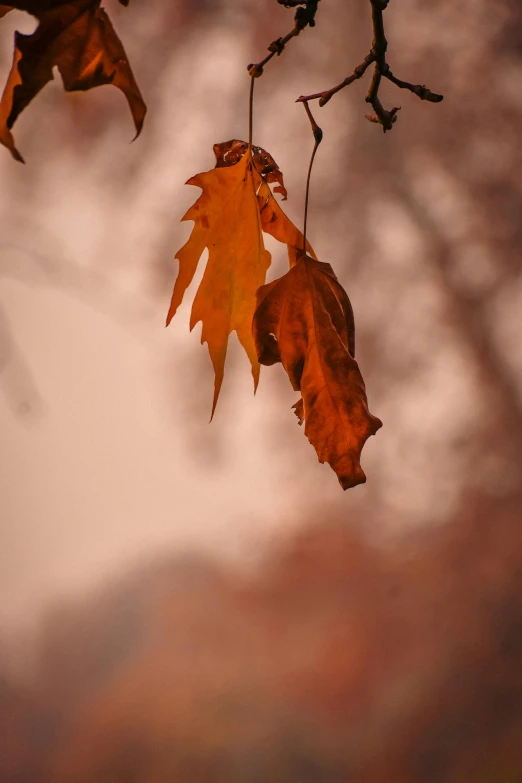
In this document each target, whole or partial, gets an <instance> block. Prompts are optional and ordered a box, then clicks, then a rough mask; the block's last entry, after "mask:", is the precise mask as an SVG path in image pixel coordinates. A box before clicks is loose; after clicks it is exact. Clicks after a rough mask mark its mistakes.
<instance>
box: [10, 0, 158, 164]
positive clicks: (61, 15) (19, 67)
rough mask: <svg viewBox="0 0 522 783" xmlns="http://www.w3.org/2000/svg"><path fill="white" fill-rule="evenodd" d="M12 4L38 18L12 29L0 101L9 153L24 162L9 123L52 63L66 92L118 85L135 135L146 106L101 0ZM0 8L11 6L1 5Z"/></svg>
mask: <svg viewBox="0 0 522 783" xmlns="http://www.w3.org/2000/svg"><path fill="white" fill-rule="evenodd" d="M120 2H122V4H123V5H127V3H126V2H123V0H120ZM11 7H14V8H18V9H19V10H22V11H28V12H29V13H30V14H32V15H33V16H35V17H36V18H37V19H38V21H39V22H40V24H39V25H38V27H37V29H36V30H35V32H34V33H32V34H31V35H22V34H21V33H18V32H17V33H15V51H14V58H13V64H12V66H11V72H10V74H9V77H8V80H7V84H6V86H5V89H4V93H3V95H2V100H1V102H0V142H1V143H2V144H4V146H6V147H7V148H8V149H9V150H10V151H11V154H12V155H13V157H14V158H15V159H16V160H19V161H22V162H23V158H22V156H21V155H20V153H19V152H18V150H17V149H16V146H15V143H14V139H13V135H12V133H11V129H12V127H13V125H14V123H15V121H16V119H17V117H18V116H19V114H20V113H21V112H22V111H23V109H25V107H26V106H27V105H28V103H29V102H30V101H31V100H32V99H33V98H34V97H35V95H37V94H38V92H40V90H41V89H42V87H44V86H45V85H46V84H47V82H49V81H51V80H52V78H53V72H52V69H53V67H54V66H57V67H58V70H59V71H60V74H61V76H62V80H63V86H64V89H65V90H66V91H68V92H70V91H73V90H89V89H91V88H92V87H99V86H101V85H104V84H113V85H114V86H115V87H118V89H120V90H121V91H122V92H123V93H124V94H125V97H126V98H127V101H128V103H129V107H130V110H131V113H132V116H133V119H134V124H135V126H136V135H138V134H139V132H140V131H141V128H142V125H143V120H144V118H145V113H146V110H147V109H146V106H145V103H144V102H143V98H142V97H141V93H140V91H139V88H138V85H137V84H136V81H135V79H134V76H133V73H132V71H131V68H130V66H129V63H128V60H127V55H126V54H125V50H124V48H123V45H122V43H121V41H120V39H119V38H118V36H117V35H116V33H115V31H114V28H113V26H112V24H111V22H110V20H109V17H108V16H107V14H106V13H105V11H104V10H103V9H102V8H100V0H14V2H13V4H12V6H11ZM5 8H7V10H9V9H10V7H9V6H0V9H5ZM6 12H7V11H6Z"/></svg>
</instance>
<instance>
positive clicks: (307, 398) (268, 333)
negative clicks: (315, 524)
mask: <svg viewBox="0 0 522 783" xmlns="http://www.w3.org/2000/svg"><path fill="white" fill-rule="evenodd" d="M257 302H258V305H257V309H256V312H255V315H254V322H253V334H254V340H255V344H256V349H257V355H258V359H259V361H260V363H261V364H266V365H271V364H274V363H275V362H279V361H281V362H282V363H283V367H284V368H285V370H286V372H287V374H288V377H289V379H290V383H291V384H292V386H293V388H294V389H295V390H296V391H301V394H302V399H301V400H299V402H298V403H296V405H295V406H294V407H295V409H296V414H297V416H298V418H299V419H300V420H301V421H302V420H304V422H305V434H306V436H307V437H308V440H309V441H310V443H311V444H312V445H313V446H314V448H315V450H316V452H317V456H318V458H319V461H320V462H328V463H329V464H330V465H331V467H332V468H333V470H334V471H335V472H336V474H337V476H338V478H339V483H340V484H341V486H342V488H343V489H348V488H349V487H354V486H356V485H357V484H362V483H364V482H365V481H366V476H365V475H364V472H363V470H362V468H361V465H360V462H359V460H360V456H361V451H362V448H363V446H364V443H365V442H366V440H367V439H368V437H369V436H370V435H374V434H375V433H376V432H377V430H378V429H379V428H380V427H381V426H382V422H381V421H380V420H379V419H378V418H376V417H375V416H372V415H371V413H370V412H369V411H368V404H367V399H366V391H365V386H364V381H363V379H362V376H361V373H360V371H359V367H358V365H357V362H356V361H355V359H354V358H353V356H354V352H355V337H354V320H353V311H352V307H351V304H350V300H349V299H348V296H347V294H346V292H345V291H344V289H343V288H342V286H341V285H340V284H339V283H338V281H337V279H336V277H335V274H334V272H333V270H332V268H331V266H330V265H329V264H324V263H321V262H320V261H316V260H314V259H312V258H309V257H308V256H307V257H305V258H301V259H300V260H299V261H297V263H296V264H295V265H294V266H293V267H292V268H291V269H290V271H288V272H287V273H286V274H285V275H283V277H281V278H279V279H278V280H274V281H273V282H272V283H269V284H268V285H264V286H262V288H260V289H259V291H258V294H257Z"/></svg>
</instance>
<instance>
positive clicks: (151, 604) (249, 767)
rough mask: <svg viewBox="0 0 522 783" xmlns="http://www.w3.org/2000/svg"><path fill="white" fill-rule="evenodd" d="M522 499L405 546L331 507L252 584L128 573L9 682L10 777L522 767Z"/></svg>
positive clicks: (207, 567) (444, 774)
mask: <svg viewBox="0 0 522 783" xmlns="http://www.w3.org/2000/svg"><path fill="white" fill-rule="evenodd" d="M521 545H522V534H521V526H520V516H519V508H518V506H514V505H513V504H499V505H496V506H495V508H494V509H492V508H488V507H487V506H484V505H479V506H476V505H475V506H470V507H469V508H468V509H465V510H463V511H462V513H461V514H459V515H458V516H457V517H456V518H455V519H454V520H453V521H452V525H451V526H449V527H447V528H445V529H444V530H439V531H438V532H436V533H433V534H432V535H431V536H430V537H423V539H422V541H419V542H417V546H415V545H414V544H413V543H411V545H410V548H409V549H408V551H404V550H403V551H402V552H399V551H394V552H393V551H385V550H382V549H376V548H374V547H373V546H371V545H370V544H369V543H368V542H367V541H365V540H364V539H363V538H362V537H361V536H360V535H357V534H355V533H354V532H353V531H351V530H350V528H349V527H348V526H347V525H346V524H345V523H343V522H342V521H337V522H334V521H332V520H328V519H318V520H317V524H316V525H314V526H312V527H311V528H309V529H308V530H306V531H304V532H302V533H300V534H299V535H298V536H297V537H296V539H295V540H294V541H293V542H291V543H289V544H288V545H287V547H286V549H285V550H284V551H282V552H281V553H280V555H279V556H278V557H274V558H270V559H267V561H266V562H265V563H264V564H263V566H262V568H261V569H260V573H259V574H258V575H257V576H256V577H255V578H253V579H247V578H245V577H240V576H233V575H231V574H230V573H225V572H224V571H223V570H221V569H219V568H218V567H217V566H214V565H212V564H211V563H209V562H205V561H204V560H197V559H185V560H183V559H178V560H176V559H173V560H171V561H168V560H165V561H164V562H162V563H157V564H155V565H154V566H150V567H149V568H146V569H143V570H141V571H138V572H137V573H134V574H131V575H130V576H129V577H128V578H126V579H124V580H123V581H121V583H120V584H118V585H117V586H114V585H113V586H112V587H110V588H108V589H106V590H105V591H100V592H99V593H98V595H97V597H95V598H92V599H90V600H84V601H83V602H76V603H75V604H71V605H70V606H67V607H65V608H63V609H62V610H60V611H56V612H55V614H54V615H53V616H51V617H50V618H49V619H48V621H47V622H46V624H45V625H44V626H43V630H42V634H41V639H40V646H39V654H38V662H37V666H36V669H35V671H34V673H33V676H32V678H31V680H30V681H26V682H25V683H23V684H22V683H18V684H17V682H16V681H15V680H13V679H12V678H11V679H10V678H9V677H8V676H7V675H6V676H5V677H4V679H3V681H2V698H1V701H0V704H1V717H0V723H1V725H2V732H1V736H2V752H1V753H0V780H1V781H2V783H4V781H5V783H25V782H27V783H29V782H31V783H36V782H37V781H38V782H39V781H42V783H43V781H46V782H47V781H49V783H87V782H88V781H89V783H90V782H91V781H96V783H120V782H121V783H131V781H133V782H135V783H167V782H169V783H171V781H180V783H184V781H191V783H193V782H194V781H205V782H206V781H208V782H209V783H210V782H211V781H216V783H217V782H218V781H219V782H221V781H223V783H224V781H230V782H231V783H234V781H237V782H238V783H254V781H256V782H259V783H265V781H271V782H272V781H274V782H279V781H281V783H283V782H286V781H297V780H298V781H301V782H302V783H305V781H306V782H308V781H310V783H324V782H325V781H332V783H333V782H334V781H335V782H337V781H339V783H340V782H341V781H347V780H350V781H356V782H357V783H359V781H360V783H381V782H382V783H384V781H386V782H387V783H395V782H396V783H418V781H423V783H424V782H426V783H430V782H431V781H432V782H433V783H441V782H442V781H444V783H471V781H473V783H519V781H520V780H522V743H521V738H522V564H521V557H520V551H521Z"/></svg>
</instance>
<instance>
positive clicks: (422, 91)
mask: <svg viewBox="0 0 522 783" xmlns="http://www.w3.org/2000/svg"><path fill="white" fill-rule="evenodd" d="M370 3H371V6H372V26H373V41H372V48H371V49H370V51H369V53H368V54H367V55H366V57H365V58H364V60H363V61H362V63H361V64H360V65H358V66H357V67H356V68H354V70H353V73H351V74H350V76H347V77H346V79H344V80H343V81H342V82H341V83H340V84H338V85H337V86H336V87H332V88H330V89H329V90H323V92H317V93H314V94H313V95H301V96H300V97H299V98H298V99H297V100H298V101H303V102H306V101H312V100H317V99H318V100H319V106H325V105H326V104H327V103H328V101H329V100H330V99H331V98H332V97H333V96H334V95H335V94H336V93H338V92H339V91H340V90H342V89H343V87H348V86H349V85H350V84H352V83H353V82H354V81H356V80H357V79H360V78H361V76H363V75H364V74H365V73H366V70H367V69H368V67H369V66H370V65H371V64H372V63H373V74H372V79H371V82H370V86H369V88H368V93H367V95H366V102H367V103H369V104H370V105H371V106H372V108H373V111H374V113H373V114H366V115H365V116H366V119H367V120H369V121H370V122H376V123H378V124H379V125H381V126H382V129H383V131H384V132H385V133H386V131H387V130H391V129H392V127H393V124H394V122H395V121H396V120H397V112H398V111H399V109H400V107H399V106H394V107H393V108H392V109H389V110H388V109H385V108H384V107H383V105H382V103H381V101H380V100H379V87H380V84H381V79H382V77H383V76H384V77H385V78H386V79H389V81H391V82H393V84H395V85H396V86H397V87H400V88H401V89H405V90H410V92H412V93H414V95H417V96H418V97H419V98H420V99H421V100H422V101H430V102H431V103H439V102H440V101H441V100H442V99H443V96H442V95H438V94H437V93H434V92H431V90H429V89H428V88H427V87H425V86H424V85H423V84H410V82H405V81H402V79H398V78H397V77H396V76H394V75H393V73H392V72H391V70H390V66H389V65H388V63H387V62H386V50H387V48H388V41H387V40H386V36H385V34H384V18H383V11H384V10H385V9H386V7H387V5H388V0H370Z"/></svg>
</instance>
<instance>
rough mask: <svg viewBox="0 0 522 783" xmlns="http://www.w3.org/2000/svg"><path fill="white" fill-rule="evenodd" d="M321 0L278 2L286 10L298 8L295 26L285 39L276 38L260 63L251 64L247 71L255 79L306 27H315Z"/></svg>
mask: <svg viewBox="0 0 522 783" xmlns="http://www.w3.org/2000/svg"><path fill="white" fill-rule="evenodd" d="M319 1H320V0H277V2H278V3H279V5H284V6H285V8H297V10H296V12H295V17H294V26H293V28H292V29H291V30H290V32H289V33H287V34H286V35H285V36H284V37H283V38H276V40H275V41H272V43H271V44H270V46H269V47H268V51H269V54H267V56H266V57H265V58H264V59H263V60H261V61H260V62H258V63H250V65H249V66H248V68H247V70H248V72H249V74H250V76H252V77H253V78H256V79H257V78H258V77H259V76H261V75H262V74H263V69H264V67H265V65H266V64H267V63H268V62H270V60H271V59H272V57H274V56H275V55H276V54H277V56H278V57H279V55H280V54H282V53H283V51H284V48H285V46H286V45H287V43H288V42H289V41H291V40H292V38H295V37H296V36H298V35H299V33H300V32H301V30H304V29H305V27H314V26H315V14H316V13H317V6H318V4H319Z"/></svg>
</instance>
